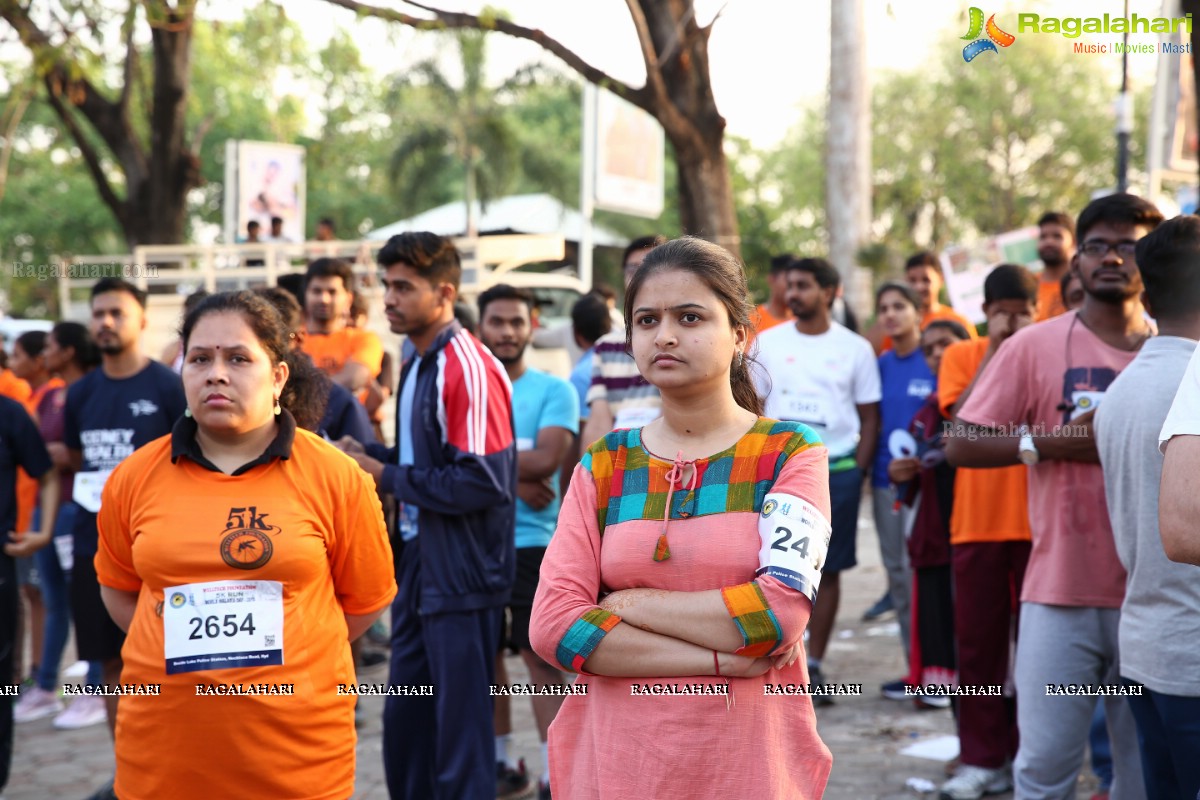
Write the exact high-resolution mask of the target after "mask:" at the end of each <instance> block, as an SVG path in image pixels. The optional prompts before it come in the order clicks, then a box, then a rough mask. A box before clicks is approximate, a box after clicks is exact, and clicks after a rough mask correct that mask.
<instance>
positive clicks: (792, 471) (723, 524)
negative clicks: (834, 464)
mask: <svg viewBox="0 0 1200 800" xmlns="http://www.w3.org/2000/svg"><path fill="white" fill-rule="evenodd" d="M826 462H827V456H826V451H825V448H824V447H823V446H822V445H821V440H820V438H819V437H818V436H817V434H816V433H815V432H814V431H813V430H812V429H811V428H809V427H807V426H805V425H803V424H800V423H796V422H780V421H777V420H772V419H766V418H759V419H758V421H757V422H756V423H755V424H754V426H753V427H752V428H751V429H750V431H748V432H747V433H746V434H745V435H744V436H743V437H742V438H741V439H739V440H738V441H737V443H735V444H734V445H733V446H732V447H730V448H728V449H727V450H724V451H722V452H720V453H717V454H715V455H713V456H710V457H708V458H702V459H696V460H694V461H680V460H676V461H670V460H666V459H663V458H660V457H658V456H656V455H654V454H653V453H650V452H649V451H648V450H647V449H646V448H645V447H644V446H643V444H642V441H641V430H640V429H631V430H619V431H614V432H612V433H610V434H608V435H607V436H605V437H604V438H603V439H601V440H599V441H597V442H596V443H595V444H593V445H592V446H591V447H590V448H589V449H588V451H587V453H585V454H584V456H583V459H582V461H581V463H580V466H579V470H580V472H581V473H583V475H582V476H580V475H578V474H577V475H576V477H575V479H574V480H573V481H572V489H573V490H574V489H575V488H576V484H577V483H583V484H590V486H591V488H592V492H588V494H589V495H591V494H592V493H593V492H594V496H595V500H594V503H593V504H592V509H593V510H592V511H591V514H592V515H594V534H592V535H594V536H595V538H596V540H597V545H598V546H599V550H600V552H599V554H598V555H599V557H600V566H601V577H602V580H601V582H600V585H599V588H600V591H602V592H607V591H616V590H618V589H624V588H630V587H633V586H651V587H654V588H665V589H674V590H677V591H701V590H704V589H714V588H721V589H722V595H723V597H724V599H725V605H726V607H727V608H728V609H729V613H730V616H731V617H732V618H733V620H734V622H735V623H736V624H737V626H738V629H739V630H740V631H741V633H742V638H743V646H742V648H741V649H739V650H738V653H739V654H741V655H746V656H753V657H758V656H764V655H767V654H768V653H771V652H773V651H775V650H776V649H777V648H779V646H780V645H781V644H783V643H784V642H785V641H787V640H788V639H789V638H790V639H791V640H792V641H794V639H795V637H789V636H788V631H787V626H785V625H784V624H783V623H782V622H781V620H780V615H779V613H777V612H778V609H777V608H776V607H775V606H776V604H777V603H779V602H782V603H785V604H790V603H798V602H799V601H798V600H797V599H796V598H795V597H791V596H790V595H792V594H794V592H792V591H791V590H790V589H787V588H786V587H781V586H777V585H773V584H774V582H773V581H771V580H770V579H763V578H760V579H758V580H755V579H754V575H755V571H756V570H757V568H758V566H759V562H758V553H759V547H760V539H759V535H758V529H757V518H758V514H759V513H760V512H761V511H762V508H763V502H764V499H765V498H766V496H767V493H768V492H770V491H775V492H778V491H781V490H785V491H793V492H794V493H796V494H797V495H798V496H802V497H806V498H807V499H809V500H810V501H811V502H813V503H814V504H816V505H818V507H823V508H825V513H826V514H827V513H828V503H829V499H828V488H827V485H825V484H824V483H823V482H824V481H825V480H826V472H827V467H826ZM791 484H795V486H793V488H792V489H789V488H788V485H791ZM818 484H820V486H819V487H818ZM822 495H823V496H822ZM589 499H590V498H589ZM579 510H580V511H583V509H579ZM572 511H574V508H571V509H567V508H564V512H563V514H564V516H565V515H566V514H569V513H572ZM584 513H587V512H584ZM589 522H591V521H590V520H589ZM567 525H568V523H567V521H566V520H565V519H564V518H563V517H560V520H559V527H560V531H561V530H562V529H563V528H564V527H565V526H567ZM587 527H588V528H589V529H592V528H593V526H592V525H588V526H587ZM668 531H669V534H670V535H669V536H668ZM650 535H653V538H652V541H651V542H650V543H649V545H648V546H646V547H645V549H644V550H642V551H641V552H640V553H639V552H638V549H639V548H638V547H636V546H634V543H635V542H638V541H641V540H644V539H645V538H646V537H647V536H650ZM555 538H556V539H558V538H559V537H558V535H557V534H556V536H555ZM710 570H712V571H715V572H710ZM773 595H778V597H773ZM598 596H599V595H598V594H597V595H595V596H594V597H593V599H592V603H591V606H592V607H590V608H588V609H587V610H586V611H584V612H583V613H581V614H580V615H579V616H578V617H577V618H576V619H575V621H574V622H573V623H572V624H571V625H570V627H569V628H568V629H567V631H566V633H565V635H564V636H563V637H562V638H561V641H560V642H559V643H558V646H557V648H556V660H557V661H558V663H559V664H560V665H561V666H562V667H563V668H564V669H568V670H571V671H575V672H579V671H581V670H582V667H583V663H584V662H585V661H586V660H587V658H588V656H590V655H591V653H592V651H593V650H595V648H596V646H597V645H598V644H599V643H600V640H601V639H602V638H603V637H604V635H605V634H606V633H607V632H608V631H610V630H612V629H613V627H615V625H616V624H617V622H619V618H618V617H616V616H615V615H613V614H610V613H609V612H607V611H604V610H603V609H601V608H598V607H595V597H598ZM800 605H802V606H805V607H807V603H800ZM805 619H807V617H806V618H805ZM789 646H790V644H789Z"/></svg>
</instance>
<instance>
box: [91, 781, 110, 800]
mask: <svg viewBox="0 0 1200 800" xmlns="http://www.w3.org/2000/svg"><path fill="white" fill-rule="evenodd" d="M87 800H117V796H116V794H114V793H113V782H112V781H109V782H108V783H107V784H106V785H105V786H102V787H101V788H100V789H99V790H98V791H97V792H96V793H95V794H92V795H88V798H87Z"/></svg>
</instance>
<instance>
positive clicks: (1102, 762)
mask: <svg viewBox="0 0 1200 800" xmlns="http://www.w3.org/2000/svg"><path fill="white" fill-rule="evenodd" d="M1088 748H1089V749H1090V750H1091V751H1092V772H1094V773H1096V777H1097V778H1099V779H1100V791H1102V792H1107V791H1108V790H1109V788H1110V787H1111V786H1112V778H1113V761H1112V745H1111V744H1109V741H1108V720H1107V718H1106V717H1105V716H1104V701H1103V700H1098V701H1096V712H1095V713H1094V714H1092V728H1091V730H1089V731H1088Z"/></svg>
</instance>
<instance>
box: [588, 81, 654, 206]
mask: <svg viewBox="0 0 1200 800" xmlns="http://www.w3.org/2000/svg"><path fill="white" fill-rule="evenodd" d="M596 95H597V100H596V117H595V118H596V137H595V142H596V208H602V209H605V210H607V211H617V212H620V213H623V214H633V215H634V216H638V217H646V218H648V219H657V218H658V217H659V215H661V214H662V210H663V181H664V178H663V129H662V126H661V125H659V124H658V120H656V119H655V118H654V117H652V116H650V115H649V114H647V113H646V112H645V111H642V110H641V109H640V108H638V107H637V106H635V105H633V104H632V103H629V102H627V101H625V100H622V99H621V98H619V97H617V96H616V95H615V94H613V93H612V92H608V91H605V90H604V89H601V90H600V91H598V92H596Z"/></svg>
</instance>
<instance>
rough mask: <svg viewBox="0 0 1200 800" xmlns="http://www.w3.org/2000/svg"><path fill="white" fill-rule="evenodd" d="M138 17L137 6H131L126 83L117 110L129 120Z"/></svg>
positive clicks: (126, 22)
mask: <svg viewBox="0 0 1200 800" xmlns="http://www.w3.org/2000/svg"><path fill="white" fill-rule="evenodd" d="M136 17H137V4H136V3H130V4H129V13H128V14H127V15H126V16H125V26H124V27H125V83H124V85H123V86H121V96H120V97H118V98H117V108H119V109H120V113H121V116H122V117H123V118H125V119H128V118H129V117H128V114H129V93H130V92H131V91H132V89H133V75H134V69H135V68H136V66H135V65H136V64H137V49H136V48H135V47H134V45H133V28H134V22H135V21H136Z"/></svg>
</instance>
